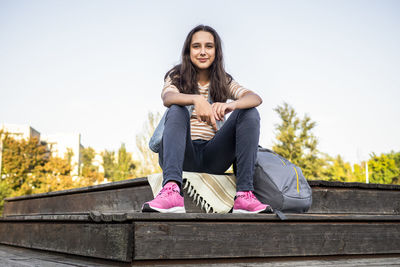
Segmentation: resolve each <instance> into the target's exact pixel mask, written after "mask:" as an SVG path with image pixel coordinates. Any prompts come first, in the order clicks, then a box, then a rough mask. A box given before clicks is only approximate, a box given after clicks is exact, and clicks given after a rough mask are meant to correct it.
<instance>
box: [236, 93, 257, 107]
mask: <svg viewBox="0 0 400 267" xmlns="http://www.w3.org/2000/svg"><path fill="white" fill-rule="evenodd" d="M235 102H236V109H246V108H254V107H257V106H259V105H261V103H262V99H261V97H260V96H259V95H257V94H255V93H253V92H249V93H247V94H245V95H244V96H242V97H241V98H240V99H238V100H236V101H235Z"/></svg>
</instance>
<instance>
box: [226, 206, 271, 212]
mask: <svg viewBox="0 0 400 267" xmlns="http://www.w3.org/2000/svg"><path fill="white" fill-rule="evenodd" d="M273 212H274V211H273V210H272V208H271V207H267V208H265V209H263V210H256V211H249V210H241V209H233V211H232V213H245V214H257V213H273Z"/></svg>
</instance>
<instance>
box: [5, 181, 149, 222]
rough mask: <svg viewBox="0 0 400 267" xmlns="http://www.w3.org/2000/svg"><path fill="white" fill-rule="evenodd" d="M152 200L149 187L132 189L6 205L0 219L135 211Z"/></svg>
mask: <svg viewBox="0 0 400 267" xmlns="http://www.w3.org/2000/svg"><path fill="white" fill-rule="evenodd" d="M152 198H153V195H152V192H151V189H150V187H149V186H136V187H127V188H119V189H113V190H106V191H94V192H84V193H79V194H78V193H76V194H70V195H59V196H52V197H42V198H33V199H26V200H19V201H11V202H6V203H5V207H4V216H11V215H28V214H65V213H72V212H79V213H89V211H90V210H98V211H116V210H118V211H124V210H125V211H126V210H139V209H140V208H141V207H142V205H143V203H144V202H146V201H148V200H151V199H152Z"/></svg>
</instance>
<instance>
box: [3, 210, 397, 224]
mask: <svg viewBox="0 0 400 267" xmlns="http://www.w3.org/2000/svg"><path fill="white" fill-rule="evenodd" d="M286 217H287V220H285V221H297V222H303V221H325V222H335V221H346V222H353V221H371V222H372V221H376V222H387V221H398V222H400V215H388V214H308V213H305V214H296V213H287V214H286ZM13 221H15V222H20V221H64V222H66V221H73V222H76V221H81V222H91V221H92V222H127V221H217V222H218V221H219V222H241V221H245V222H251V221H253V222H270V221H272V222H276V221H280V219H279V218H278V217H277V216H276V215H275V214H233V213H229V214H217V213H209V214H207V213H183V214H176V213H169V214H168V213H141V212H126V213H123V212H99V211H92V212H91V213H90V214H81V215H76V214H73V215H69V214H59V215H17V216H9V217H6V218H0V223H1V222H13Z"/></svg>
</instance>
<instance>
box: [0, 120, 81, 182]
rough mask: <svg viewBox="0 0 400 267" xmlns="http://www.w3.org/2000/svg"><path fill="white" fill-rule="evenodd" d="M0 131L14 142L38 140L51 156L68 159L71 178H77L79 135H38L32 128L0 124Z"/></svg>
mask: <svg viewBox="0 0 400 267" xmlns="http://www.w3.org/2000/svg"><path fill="white" fill-rule="evenodd" d="M0 131H3V132H4V133H7V134H9V135H10V136H12V137H13V138H14V139H16V140H21V139H25V140H27V139H30V138H35V137H36V138H38V141H39V142H41V143H43V144H46V145H47V147H48V150H49V152H50V151H51V154H52V156H56V157H60V158H65V159H70V160H71V166H72V171H71V175H72V176H78V175H79V173H80V166H81V162H82V160H81V149H82V148H83V146H82V144H81V134H79V133H57V134H42V135H41V134H40V132H39V131H37V130H35V129H34V128H33V127H31V126H29V125H25V124H22V125H21V124H5V123H3V124H1V128H0ZM0 139H1V140H0V169H1V159H2V152H3V146H2V145H3V142H2V141H3V135H2V136H1V137H0Z"/></svg>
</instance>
